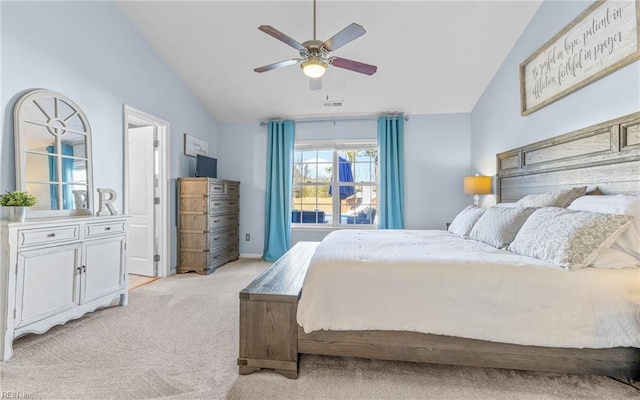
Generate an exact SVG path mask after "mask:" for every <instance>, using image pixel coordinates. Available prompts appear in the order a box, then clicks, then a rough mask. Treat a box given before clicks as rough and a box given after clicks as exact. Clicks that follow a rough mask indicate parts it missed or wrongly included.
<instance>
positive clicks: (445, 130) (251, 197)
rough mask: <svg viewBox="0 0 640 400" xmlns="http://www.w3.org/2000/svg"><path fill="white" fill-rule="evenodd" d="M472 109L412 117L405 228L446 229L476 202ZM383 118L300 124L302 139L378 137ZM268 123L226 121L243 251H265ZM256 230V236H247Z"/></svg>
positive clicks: (311, 236)
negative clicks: (471, 191) (465, 189)
mask: <svg viewBox="0 0 640 400" xmlns="http://www.w3.org/2000/svg"><path fill="white" fill-rule="evenodd" d="M469 131H470V127H469V114H444V115H419V116H413V115H412V116H410V119H409V121H408V122H406V124H405V174H406V176H405V227H406V228H407V229H432V228H433V229H444V224H445V222H448V221H451V219H452V218H453V217H455V215H456V214H457V213H458V212H459V211H460V210H461V209H462V208H463V207H464V206H466V205H467V204H469V203H470V202H471V200H470V198H469V197H468V196H465V195H464V194H462V178H463V177H464V176H465V175H468V174H469V173H470V169H469V151H470V150H469ZM376 136H377V123H376V121H375V120H371V121H337V122H336V123H335V124H334V123H333V122H328V123H327V122H322V123H298V124H296V139H297V140H314V139H354V138H358V139H360V138H376ZM266 147H267V127H266V126H262V127H261V126H260V125H259V124H258V123H257V122H247V123H221V124H220V125H219V132H218V149H219V152H218V154H219V156H218V162H219V165H218V175H219V176H220V177H221V178H226V179H233V180H239V181H241V185H240V253H241V254H255V255H262V250H263V244H264V198H265V197H264V196H265V185H266V184H265V182H266V172H265V170H266V162H267V161H266V160H267V156H266V154H267V150H266ZM328 232H330V230H327V229H304V230H295V231H294V232H293V233H292V244H295V243H296V242H297V241H300V240H311V241H317V240H322V238H323V237H324V236H325V235H326V234H327V233H328ZM247 233H249V234H251V241H250V242H247V241H245V240H244V237H245V234H247Z"/></svg>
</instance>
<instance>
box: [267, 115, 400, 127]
mask: <svg viewBox="0 0 640 400" xmlns="http://www.w3.org/2000/svg"><path fill="white" fill-rule="evenodd" d="M398 116H399V114H398ZM377 119H378V117H377V116H375V117H354V118H349V117H342V118H318V119H301V120H293V122H295V123H296V124H305V123H308V122H333V123H334V124H335V123H336V122H337V121H371V120H377ZM404 120H405V121H409V116H407V115H405V116H404ZM268 123H269V122H265V121H260V126H265V125H267V124H268Z"/></svg>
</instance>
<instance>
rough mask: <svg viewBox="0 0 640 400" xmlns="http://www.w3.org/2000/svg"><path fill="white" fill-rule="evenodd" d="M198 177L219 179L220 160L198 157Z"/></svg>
mask: <svg viewBox="0 0 640 400" xmlns="http://www.w3.org/2000/svg"><path fill="white" fill-rule="evenodd" d="M196 176H199V177H207V178H217V177H218V160H217V159H215V158H213V157H207V156H203V155H200V154H198V155H197V156H196Z"/></svg>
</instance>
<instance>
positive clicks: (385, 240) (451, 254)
mask: <svg viewBox="0 0 640 400" xmlns="http://www.w3.org/2000/svg"><path fill="white" fill-rule="evenodd" d="M297 318H298V324H299V325H300V326H302V327H303V328H304V330H305V332H307V333H309V332H312V331H316V330H321V329H325V330H402V331H416V332H424V333H433V334H438V335H448V336H458V337H465V338H471V339H481V340H489V341H495V342H502V343H515V344H522V345H534V346H549V347H570V348H607V347H618V346H631V347H640V269H637V268H634V269H615V270H612V269H598V268H584V269H581V270H577V271H566V270H563V269H561V268H559V267H555V266H553V265H551V264H548V263H546V262H543V261H540V260H536V259H533V258H529V257H525V256H520V255H517V254H515V253H511V252H508V251H506V250H498V249H496V248H494V247H492V246H489V245H486V244H483V243H480V242H476V241H472V240H464V239H462V238H459V237H457V236H455V235H453V234H451V233H448V232H446V231H411V230H343V231H336V232H333V233H331V234H329V235H328V236H327V237H326V238H325V239H324V240H323V242H322V243H321V244H320V245H319V246H318V249H317V250H316V253H315V254H314V256H313V258H312V261H311V265H310V266H309V269H308V272H307V275H306V278H305V281H304V286H303V289H302V296H301V298H300V301H299V304H298V315H297Z"/></svg>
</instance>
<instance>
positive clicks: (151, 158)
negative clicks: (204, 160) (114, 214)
mask: <svg viewBox="0 0 640 400" xmlns="http://www.w3.org/2000/svg"><path fill="white" fill-rule="evenodd" d="M124 213H125V214H126V215H130V216H131V219H130V220H129V241H128V248H127V257H128V260H127V264H128V269H129V273H130V274H135V275H140V276H147V277H165V276H168V275H169V272H170V266H169V123H168V122H167V121H164V120H162V119H160V118H158V117H155V116H153V115H151V114H148V113H145V112H143V111H140V110H137V109H135V108H133V107H130V106H128V105H126V104H125V105H124Z"/></svg>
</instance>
